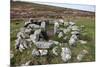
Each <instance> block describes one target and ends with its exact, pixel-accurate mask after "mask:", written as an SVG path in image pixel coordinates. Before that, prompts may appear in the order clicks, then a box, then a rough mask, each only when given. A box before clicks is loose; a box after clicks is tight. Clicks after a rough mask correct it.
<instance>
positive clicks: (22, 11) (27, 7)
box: [11, 1, 95, 19]
mask: <svg viewBox="0 0 100 67" xmlns="http://www.w3.org/2000/svg"><path fill="white" fill-rule="evenodd" d="M68 16H72V17H76V16H78V17H80V16H81V17H94V16H95V13H94V12H88V11H81V10H76V9H69V8H61V7H54V6H48V5H41V4H36V3H27V2H19V1H16V2H13V1H11V19H21V18H30V17H32V18H39V17H45V18H65V17H68Z"/></svg>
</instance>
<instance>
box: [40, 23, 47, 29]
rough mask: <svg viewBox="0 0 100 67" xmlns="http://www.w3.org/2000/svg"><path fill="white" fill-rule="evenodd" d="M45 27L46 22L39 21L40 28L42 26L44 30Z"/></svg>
mask: <svg viewBox="0 0 100 67" xmlns="http://www.w3.org/2000/svg"><path fill="white" fill-rule="evenodd" d="M45 27H46V23H45V22H42V23H41V28H43V29H44V30H45Z"/></svg>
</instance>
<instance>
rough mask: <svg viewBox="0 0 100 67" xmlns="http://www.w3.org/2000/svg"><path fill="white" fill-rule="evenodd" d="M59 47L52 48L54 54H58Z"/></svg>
mask: <svg viewBox="0 0 100 67" xmlns="http://www.w3.org/2000/svg"><path fill="white" fill-rule="evenodd" d="M57 49H58V47H57V46H56V47H54V48H53V49H52V52H53V54H54V55H56V56H58V53H57Z"/></svg>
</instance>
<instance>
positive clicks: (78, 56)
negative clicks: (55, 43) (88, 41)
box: [77, 50, 88, 61]
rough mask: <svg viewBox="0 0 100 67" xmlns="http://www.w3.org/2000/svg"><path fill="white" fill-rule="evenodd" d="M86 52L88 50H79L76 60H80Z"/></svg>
mask: <svg viewBox="0 0 100 67" xmlns="http://www.w3.org/2000/svg"><path fill="white" fill-rule="evenodd" d="M86 54H88V51H87V50H82V51H80V53H79V54H78V55H77V60H78V61H82V59H83V57H84V56H85V55H86Z"/></svg>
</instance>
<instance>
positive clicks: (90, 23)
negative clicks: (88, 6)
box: [10, 17, 95, 66]
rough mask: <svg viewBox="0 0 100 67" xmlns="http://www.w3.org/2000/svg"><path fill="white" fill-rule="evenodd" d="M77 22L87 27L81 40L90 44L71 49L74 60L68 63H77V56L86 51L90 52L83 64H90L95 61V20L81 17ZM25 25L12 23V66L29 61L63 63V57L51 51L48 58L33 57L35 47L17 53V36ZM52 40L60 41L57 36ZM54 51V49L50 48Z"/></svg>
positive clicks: (50, 27) (36, 63)
mask: <svg viewBox="0 0 100 67" xmlns="http://www.w3.org/2000/svg"><path fill="white" fill-rule="evenodd" d="M75 22H76V24H77V25H78V26H80V25H84V26H85V31H86V34H85V35H84V34H82V35H81V39H83V40H86V41H87V42H88V43H87V44H85V45H82V44H80V43H78V44H77V46H76V47H70V46H68V47H70V49H71V51H72V58H71V60H70V61H69V62H68V63H76V62H77V60H76V57H77V54H78V53H79V52H80V51H81V50H82V49H86V50H88V52H89V53H88V54H87V55H86V56H85V57H84V58H83V60H82V61H81V62H90V61H95V19H94V18H86V17H81V18H79V19H75ZM23 25H24V22H23V21H11V28H10V29H11V31H10V35H11V38H10V39H11V45H10V46H11V49H10V50H11V51H13V54H14V57H13V58H12V59H10V60H11V65H12V66H13V65H21V64H24V63H26V62H27V61H29V60H32V61H33V63H34V65H41V64H58V63H63V61H62V60H61V56H60V55H58V56H55V55H53V54H52V52H51V50H50V51H49V54H48V55H47V56H40V57H32V53H31V52H32V50H33V49H34V48H36V47H35V46H34V45H33V46H32V48H28V49H26V50H25V51H23V52H22V53H20V52H18V51H16V49H15V45H14V44H15V40H16V35H17V32H18V31H19V29H20V28H21V27H22V26H23ZM52 26H53V25H51V26H50V25H49V26H48V29H53V28H52ZM51 39H54V40H59V41H61V40H60V39H58V38H57V37H56V36H55V37H51ZM50 49H52V48H50Z"/></svg>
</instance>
